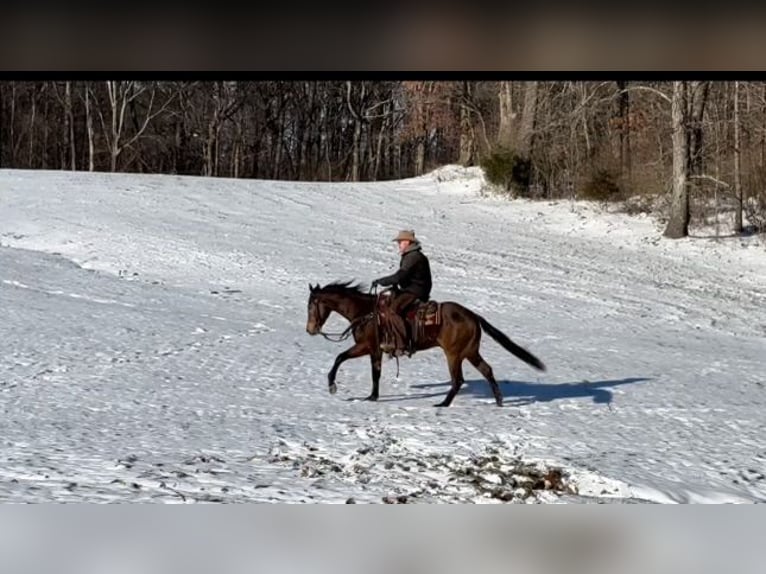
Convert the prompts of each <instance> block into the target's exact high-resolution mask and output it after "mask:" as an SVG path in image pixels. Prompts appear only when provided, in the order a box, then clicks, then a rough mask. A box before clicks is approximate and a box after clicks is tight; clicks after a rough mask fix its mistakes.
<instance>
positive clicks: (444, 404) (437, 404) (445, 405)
mask: <svg viewBox="0 0 766 574" xmlns="http://www.w3.org/2000/svg"><path fill="white" fill-rule="evenodd" d="M434 406H435V407H448V406H449V403H448V402H446V401H442V402H440V403H436V404H435V405H434Z"/></svg>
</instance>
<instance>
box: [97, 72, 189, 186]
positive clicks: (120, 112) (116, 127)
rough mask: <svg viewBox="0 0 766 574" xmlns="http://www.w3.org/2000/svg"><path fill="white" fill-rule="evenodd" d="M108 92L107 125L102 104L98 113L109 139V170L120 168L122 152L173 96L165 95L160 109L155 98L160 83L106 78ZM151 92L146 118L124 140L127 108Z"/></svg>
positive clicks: (140, 134)
mask: <svg viewBox="0 0 766 574" xmlns="http://www.w3.org/2000/svg"><path fill="white" fill-rule="evenodd" d="M106 92H107V97H108V103H109V114H110V115H109V119H110V122H109V127H108V128H107V125H106V121H105V120H104V115H103V113H102V111H101V107H100V106H99V107H98V115H99V119H100V120H101V128H102V130H103V132H104V139H105V140H106V142H107V145H108V148H109V154H110V158H111V161H110V170H111V171H117V158H118V157H119V156H120V154H121V153H122V151H123V150H124V149H125V148H127V147H129V146H131V145H133V144H134V143H135V142H136V141H137V140H138V139H139V138H140V137H141V136H142V135H143V134H144V132H145V131H146V128H147V127H148V126H149V122H151V121H152V120H153V119H154V118H155V117H157V116H158V115H160V114H162V113H163V112H164V111H165V108H167V107H168V105H169V104H170V102H171V100H172V99H173V97H174V96H173V95H171V96H170V97H167V98H165V101H164V102H162V103H161V105H160V106H159V107H157V108H155V107H154V100H155V97H156V96H157V93H158V92H159V90H158V87H157V84H156V83H154V82H152V83H150V84H148V85H147V84H143V83H140V82H135V81H114V80H107V81H106ZM147 92H148V94H149V102H148V104H147V105H146V110H145V112H144V117H143V121H142V122H141V123H140V125H139V127H138V128H137V129H136V130H135V133H134V134H133V135H132V137H130V138H128V139H125V134H124V130H125V125H126V122H125V116H126V112H127V109H128V105H129V104H131V103H132V102H133V101H134V100H136V99H137V98H138V97H139V96H141V95H143V94H145V93H147Z"/></svg>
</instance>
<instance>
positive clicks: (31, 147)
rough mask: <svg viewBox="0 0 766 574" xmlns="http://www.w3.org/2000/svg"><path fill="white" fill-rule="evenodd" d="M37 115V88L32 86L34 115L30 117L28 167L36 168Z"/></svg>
mask: <svg viewBox="0 0 766 574" xmlns="http://www.w3.org/2000/svg"><path fill="white" fill-rule="evenodd" d="M35 115H37V89H36V88H32V115H31V117H30V119H29V159H28V160H27V164H28V165H27V167H29V169H34V167H35V166H34V165H33V161H34V148H35Z"/></svg>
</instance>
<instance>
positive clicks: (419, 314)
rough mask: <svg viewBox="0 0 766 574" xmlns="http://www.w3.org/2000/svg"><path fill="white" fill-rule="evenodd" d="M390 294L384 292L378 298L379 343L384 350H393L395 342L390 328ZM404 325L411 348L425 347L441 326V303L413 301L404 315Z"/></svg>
mask: <svg viewBox="0 0 766 574" xmlns="http://www.w3.org/2000/svg"><path fill="white" fill-rule="evenodd" d="M391 300H392V297H391V292H390V291H386V292H383V293H381V294H380V295H379V296H378V302H377V317H378V328H379V329H380V332H381V341H382V346H383V347H384V348H393V341H395V337H394V333H393V329H392V327H391V322H390V317H391V315H392V313H393V311H392V310H391ZM404 319H405V323H407V324H408V327H409V331H410V335H411V337H412V342H413V347H414V348H415V349H417V348H418V347H420V346H422V345H426V344H428V343H429V342H430V340H431V339H433V338H434V337H435V336H436V334H437V333H438V330H439V327H440V326H441V322H442V316H441V303H439V302H437V301H434V300H429V301H426V302H423V301H415V302H414V303H413V304H412V305H410V306H409V307H408V308H407V310H406V311H405V313H404Z"/></svg>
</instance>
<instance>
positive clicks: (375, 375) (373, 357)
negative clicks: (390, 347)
mask: <svg viewBox="0 0 766 574" xmlns="http://www.w3.org/2000/svg"><path fill="white" fill-rule="evenodd" d="M381 358H382V357H381V355H380V351H377V352H373V353H370V365H371V367H372V393H370V396H369V397H367V400H368V401H377V400H378V392H379V389H380V369H381Z"/></svg>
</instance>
